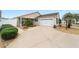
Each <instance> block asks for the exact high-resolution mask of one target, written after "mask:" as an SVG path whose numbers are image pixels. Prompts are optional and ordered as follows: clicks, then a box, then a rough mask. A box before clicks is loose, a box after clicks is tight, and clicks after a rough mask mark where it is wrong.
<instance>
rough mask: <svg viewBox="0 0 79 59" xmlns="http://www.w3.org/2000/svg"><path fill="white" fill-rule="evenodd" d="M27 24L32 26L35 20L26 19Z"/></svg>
mask: <svg viewBox="0 0 79 59" xmlns="http://www.w3.org/2000/svg"><path fill="white" fill-rule="evenodd" d="M25 25H26V26H28V27H31V26H33V21H32V20H30V19H28V20H26V21H25Z"/></svg>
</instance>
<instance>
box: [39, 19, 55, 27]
mask: <svg viewBox="0 0 79 59" xmlns="http://www.w3.org/2000/svg"><path fill="white" fill-rule="evenodd" d="M38 23H39V25H40V26H53V25H55V24H56V20H53V19H39V20H38Z"/></svg>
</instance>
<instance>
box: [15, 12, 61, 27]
mask: <svg viewBox="0 0 79 59" xmlns="http://www.w3.org/2000/svg"><path fill="white" fill-rule="evenodd" d="M24 18H28V19H32V20H33V22H34V24H35V25H40V26H54V25H58V21H59V18H60V16H59V13H51V14H45V15H41V14H40V13H38V12H35V13H30V14H26V15H22V16H18V17H16V18H15V19H16V20H17V26H18V27H22V26H23V21H25V19H24Z"/></svg>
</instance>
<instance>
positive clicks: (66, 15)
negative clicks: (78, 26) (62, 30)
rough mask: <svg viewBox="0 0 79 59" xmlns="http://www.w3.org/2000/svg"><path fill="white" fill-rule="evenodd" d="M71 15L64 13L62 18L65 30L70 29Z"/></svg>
mask: <svg viewBox="0 0 79 59" xmlns="http://www.w3.org/2000/svg"><path fill="white" fill-rule="evenodd" d="M73 18H74V17H73V14H71V13H66V14H65V15H64V16H63V19H64V20H65V21H66V29H67V28H71V24H72V20H73Z"/></svg>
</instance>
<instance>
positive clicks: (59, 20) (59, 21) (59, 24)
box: [59, 19, 62, 27]
mask: <svg viewBox="0 0 79 59" xmlns="http://www.w3.org/2000/svg"><path fill="white" fill-rule="evenodd" d="M61 23H62V22H61V19H59V26H60V27H61Z"/></svg>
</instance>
